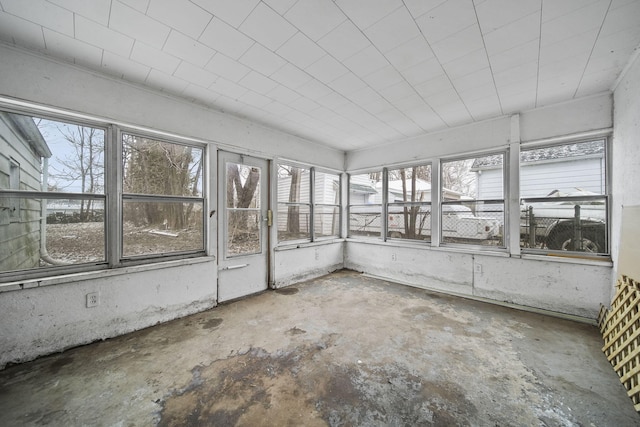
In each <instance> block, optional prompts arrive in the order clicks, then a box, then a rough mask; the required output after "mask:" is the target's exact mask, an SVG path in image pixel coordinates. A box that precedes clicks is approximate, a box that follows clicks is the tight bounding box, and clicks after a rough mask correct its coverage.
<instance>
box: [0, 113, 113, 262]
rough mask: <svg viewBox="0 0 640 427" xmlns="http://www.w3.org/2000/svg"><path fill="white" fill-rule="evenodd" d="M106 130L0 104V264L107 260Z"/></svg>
mask: <svg viewBox="0 0 640 427" xmlns="http://www.w3.org/2000/svg"><path fill="white" fill-rule="evenodd" d="M105 135H106V131H105V129H104V128H99V127H94V126H89V125H84V124H74V123H66V122H62V121H54V120H47V119H43V118H38V117H31V116H27V115H21V114H13V113H9V112H0V153H1V154H0V177H3V178H2V179H0V200H3V202H2V203H1V206H2V217H3V218H4V217H6V214H5V212H6V211H7V210H9V212H10V218H11V219H10V221H9V222H10V223H9V222H8V221H6V220H4V221H0V236H1V237H0V240H1V241H0V247H1V248H2V251H0V272H8V271H24V270H30V269H39V268H45V267H53V266H73V265H77V264H94V265H95V264H101V263H105V262H106V251H105V186H104V170H105V162H104V150H105ZM17 190H19V191H17ZM7 201H8V203H7Z"/></svg>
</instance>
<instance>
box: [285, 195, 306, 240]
mask: <svg viewBox="0 0 640 427" xmlns="http://www.w3.org/2000/svg"><path fill="white" fill-rule="evenodd" d="M310 221H311V211H310V206H309V205H302V204H292V203H278V241H280V242H282V241H289V240H310V239H311V227H310Z"/></svg>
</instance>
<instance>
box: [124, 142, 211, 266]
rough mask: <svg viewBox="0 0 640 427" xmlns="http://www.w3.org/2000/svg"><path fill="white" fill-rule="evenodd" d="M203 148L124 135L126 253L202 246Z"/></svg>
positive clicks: (190, 249)
mask: <svg viewBox="0 0 640 427" xmlns="http://www.w3.org/2000/svg"><path fill="white" fill-rule="evenodd" d="M202 154H203V150H202V148H198V147H194V146H190V145H180V144H175V143H171V142H165V141H159V140H156V139H151V138H146V137H143V136H139V135H133V134H129V133H122V170H123V181H122V191H123V195H122V256H123V257H124V258H129V257H134V256H149V255H163V254H168V253H173V252H197V251H203V250H204V233H203V216H204V198H203V196H202Z"/></svg>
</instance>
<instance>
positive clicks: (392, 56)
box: [384, 35, 434, 71]
mask: <svg viewBox="0 0 640 427" xmlns="http://www.w3.org/2000/svg"><path fill="white" fill-rule="evenodd" d="M384 56H385V58H387V60H388V61H389V62H390V63H391V65H393V66H394V67H395V68H396V70H398V71H404V70H406V69H407V68H411V67H413V66H414V65H418V64H419V63H421V62H423V61H426V60H428V59H431V58H433V57H434V55H433V51H432V50H431V46H429V43H427V41H426V40H425V39H424V37H422V35H419V36H417V37H414V38H413V39H411V40H407V41H406V42H405V43H402V44H401V45H399V46H396V47H395V48H393V49H391V50H390V51H387V52H385V54H384Z"/></svg>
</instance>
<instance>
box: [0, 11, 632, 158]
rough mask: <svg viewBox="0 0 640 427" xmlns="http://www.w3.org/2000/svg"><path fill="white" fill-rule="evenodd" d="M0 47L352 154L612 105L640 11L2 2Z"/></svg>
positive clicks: (628, 58) (630, 53)
mask: <svg viewBox="0 0 640 427" xmlns="http://www.w3.org/2000/svg"><path fill="white" fill-rule="evenodd" d="M0 43H5V44H9V45H13V46H15V47H16V48H18V49H26V50H32V51H36V52H38V53H40V54H45V55H48V56H51V57H54V58H57V59H59V60H61V61H67V62H69V63H73V64H76V65H79V66H82V67H85V68H88V69H91V70H93V71H95V72H98V73H104V74H106V75H109V76H111V77H113V78H117V79H123V80H125V81H129V82H132V83H134V84H138V85H145V86H148V87H150V88H151V89H156V90H161V91H165V92H168V93H171V94H172V95H174V96H178V97H182V98H184V99H185V100H187V101H191V102H195V103H198V104H201V105H205V106H207V107H210V108H214V109H218V110H221V111H224V112H227V113H229V114H235V115H237V116H239V117H244V118H247V119H249V120H254V121H256V122H259V123H262V124H264V125H267V126H272V127H274V128H277V129H280V130H282V131H284V132H289V133H291V134H293V135H299V136H302V137H304V138H308V139H310V140H313V141H315V142H317V143H320V144H326V145H327V146H330V147H335V148H337V149H340V150H352V149H361V148H364V147H367V146H370V145H379V144H383V143H389V142H393V141H395V140H397V139H400V138H406V137H413V136H417V135H419V134H422V133H425V132H433V131H437V130H440V129H443V128H446V127H451V126H457V125H461V124H466V123H470V122H474V121H478V120H484V119H487V118H492V117H498V116H500V115H504V114H511V113H515V112H519V111H523V110H528V109H531V108H535V107H538V106H542V105H548V104H550V103H553V102H560V101H566V100H570V99H574V98H576V97H582V96H589V95H592V94H595V93H598V92H601V91H605V90H610V89H611V87H612V85H613V84H615V82H616V80H617V79H618V78H619V76H620V73H621V72H622V70H623V69H624V68H625V66H626V65H627V64H628V62H629V60H630V58H631V57H632V56H633V55H634V52H636V50H637V49H638V47H639V45H640V0H562V1H560V0H558V1H552V0H549V1H542V0H475V1H474V0H446V1H445V0H368V1H353V0H241V1H240V0H239V1H225V0H175V1H166V0H92V1H86V0H0Z"/></svg>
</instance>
